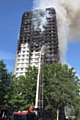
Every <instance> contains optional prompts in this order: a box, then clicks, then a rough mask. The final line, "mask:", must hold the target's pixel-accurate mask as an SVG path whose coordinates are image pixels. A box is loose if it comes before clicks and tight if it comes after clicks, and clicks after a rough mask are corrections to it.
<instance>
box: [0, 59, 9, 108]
mask: <svg viewBox="0 0 80 120" xmlns="http://www.w3.org/2000/svg"><path fill="white" fill-rule="evenodd" d="M10 81H11V73H9V72H8V70H7V68H6V64H5V63H4V62H3V61H2V60H1V61H0V109H5V108H6V107H7V105H8V103H7V102H8V92H9V84H10Z"/></svg>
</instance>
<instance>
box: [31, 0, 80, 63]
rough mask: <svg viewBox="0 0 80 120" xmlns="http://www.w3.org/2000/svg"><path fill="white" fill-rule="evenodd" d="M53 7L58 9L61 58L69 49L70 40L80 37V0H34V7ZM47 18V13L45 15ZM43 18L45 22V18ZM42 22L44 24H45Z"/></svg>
mask: <svg viewBox="0 0 80 120" xmlns="http://www.w3.org/2000/svg"><path fill="white" fill-rule="evenodd" d="M49 7H53V8H55V10H56V16H57V28H58V38H59V51H60V58H61V61H62V62H63V56H65V53H66V51H67V42H68V41H77V40H79V39H80V0H34V1H33V9H43V10H44V9H45V8H49ZM45 18H46V15H45ZM45 18H44V20H42V22H43V21H44V22H43V24H45V23H46V22H45V20H46V19H45ZM43 24H42V26H43Z"/></svg>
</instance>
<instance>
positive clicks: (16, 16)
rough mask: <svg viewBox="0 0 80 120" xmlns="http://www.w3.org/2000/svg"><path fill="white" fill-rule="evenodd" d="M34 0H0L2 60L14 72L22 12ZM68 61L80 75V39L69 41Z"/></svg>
mask: <svg viewBox="0 0 80 120" xmlns="http://www.w3.org/2000/svg"><path fill="white" fill-rule="evenodd" d="M32 2H33V0H0V60H2V59H3V60H4V62H5V63H6V65H7V68H8V70H9V71H12V72H13V69H14V63H15V56H16V49H17V41H18V34H19V31H20V24H21V18H22V14H23V13H24V12H25V11H28V10H31V9H32ZM66 58H67V63H68V64H70V65H71V66H72V67H74V68H75V70H76V72H77V73H78V74H79V75H80V41H78V42H73V43H68V51H67V53H66Z"/></svg>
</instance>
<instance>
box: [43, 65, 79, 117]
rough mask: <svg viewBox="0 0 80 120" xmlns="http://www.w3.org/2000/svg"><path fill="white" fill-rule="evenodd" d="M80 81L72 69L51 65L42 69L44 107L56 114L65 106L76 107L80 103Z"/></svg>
mask: <svg viewBox="0 0 80 120" xmlns="http://www.w3.org/2000/svg"><path fill="white" fill-rule="evenodd" d="M79 83H80V80H79V78H78V77H77V76H76V72H74V68H68V65H66V64H65V65H62V64H60V63H53V64H52V65H50V66H48V65H45V67H44V101H45V102H44V107H45V109H52V110H53V111H55V112H56V113H57V116H58V115H59V114H58V113H59V112H60V110H61V109H62V108H64V106H65V105H66V104H69V105H72V106H74V107H75V108H76V107H77V104H78V101H80V96H79V92H80V91H79V88H80V85H79Z"/></svg>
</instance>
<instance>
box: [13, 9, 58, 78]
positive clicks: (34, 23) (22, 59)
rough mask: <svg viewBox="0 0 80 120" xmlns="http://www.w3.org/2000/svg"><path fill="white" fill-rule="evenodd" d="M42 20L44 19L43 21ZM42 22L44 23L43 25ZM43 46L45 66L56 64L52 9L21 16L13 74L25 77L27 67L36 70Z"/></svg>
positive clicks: (56, 39) (56, 53)
mask: <svg viewBox="0 0 80 120" xmlns="http://www.w3.org/2000/svg"><path fill="white" fill-rule="evenodd" d="M45 14H46V15H45ZM44 16H45V17H44ZM43 18H46V19H45V21H44V19H43ZM43 22H45V24H44V25H43ZM43 45H45V46H46V50H45V62H46V63H47V64H52V62H58V61H59V48H58V33H57V22H56V12H55V9H54V8H47V9H45V11H43V10H34V11H30V12H25V13H24V14H23V16H22V22H21V27H20V35H19V39H18V47H17V53H16V61H15V69H14V74H16V75H17V76H19V75H25V72H26V69H27V67H28V66H29V65H31V66H36V67H37V68H38V66H39V57H40V51H41V48H42V46H43Z"/></svg>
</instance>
